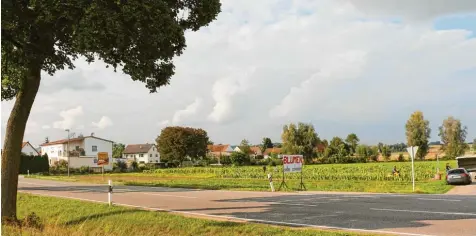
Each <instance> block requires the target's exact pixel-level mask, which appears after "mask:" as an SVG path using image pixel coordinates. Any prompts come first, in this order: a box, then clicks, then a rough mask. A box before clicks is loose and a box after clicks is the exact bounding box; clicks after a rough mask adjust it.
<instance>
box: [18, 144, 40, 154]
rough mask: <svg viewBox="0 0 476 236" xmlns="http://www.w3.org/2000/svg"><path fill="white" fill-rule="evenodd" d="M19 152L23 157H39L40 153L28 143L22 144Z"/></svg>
mask: <svg viewBox="0 0 476 236" xmlns="http://www.w3.org/2000/svg"><path fill="white" fill-rule="evenodd" d="M21 152H22V153H23V154H25V155H30V156H39V155H40V153H39V152H38V151H37V150H36V149H35V148H34V147H33V145H31V143H30V142H28V141H27V142H23V143H22V145H21Z"/></svg>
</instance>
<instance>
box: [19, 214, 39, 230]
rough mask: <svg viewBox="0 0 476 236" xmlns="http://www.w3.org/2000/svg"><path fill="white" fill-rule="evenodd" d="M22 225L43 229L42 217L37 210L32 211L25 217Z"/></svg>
mask: <svg viewBox="0 0 476 236" xmlns="http://www.w3.org/2000/svg"><path fill="white" fill-rule="evenodd" d="M22 226H24V227H28V228H35V229H39V230H42V229H43V224H42V223H41V220H40V217H38V216H37V215H36V214H35V212H32V213H30V214H28V215H27V216H26V217H25V219H24V220H23V221H22Z"/></svg>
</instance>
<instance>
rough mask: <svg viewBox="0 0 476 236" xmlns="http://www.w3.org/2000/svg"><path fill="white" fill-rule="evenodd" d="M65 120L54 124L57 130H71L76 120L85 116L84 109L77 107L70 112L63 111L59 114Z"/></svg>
mask: <svg viewBox="0 0 476 236" xmlns="http://www.w3.org/2000/svg"><path fill="white" fill-rule="evenodd" d="M59 115H60V116H61V117H62V118H63V120H60V121H55V122H53V128H55V129H71V128H72V127H73V125H74V124H75V122H76V119H77V118H78V117H79V116H81V115H83V107H82V106H77V107H76V108H72V109H69V110H64V111H61V112H60V114H59Z"/></svg>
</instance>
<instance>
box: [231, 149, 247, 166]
mask: <svg viewBox="0 0 476 236" xmlns="http://www.w3.org/2000/svg"><path fill="white" fill-rule="evenodd" d="M230 160H231V163H232V164H233V165H237V166H241V165H244V164H246V162H247V161H249V157H248V156H247V155H246V154H245V153H243V152H233V153H231V155H230Z"/></svg>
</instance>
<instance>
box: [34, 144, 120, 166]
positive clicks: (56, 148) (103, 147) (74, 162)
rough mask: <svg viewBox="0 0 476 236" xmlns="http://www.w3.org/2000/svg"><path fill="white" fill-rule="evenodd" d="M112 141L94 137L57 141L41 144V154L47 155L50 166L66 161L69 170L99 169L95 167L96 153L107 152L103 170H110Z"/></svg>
mask: <svg viewBox="0 0 476 236" xmlns="http://www.w3.org/2000/svg"><path fill="white" fill-rule="evenodd" d="M112 143H113V142H112V141H110V140H106V139H102V138H98V137H94V136H85V137H77V138H71V139H62V140H58V141H53V142H48V143H43V144H41V145H40V147H41V153H42V154H47V155H48V159H49V161H50V165H53V164H54V163H55V162H56V161H59V160H65V161H67V160H68V150H69V160H70V161H69V162H70V163H69V166H70V167H71V168H79V167H81V166H89V167H93V168H94V167H98V168H99V167H101V166H98V165H97V162H98V153H100V152H107V154H108V157H109V164H108V165H105V166H104V169H105V170H111V169H112Z"/></svg>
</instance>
